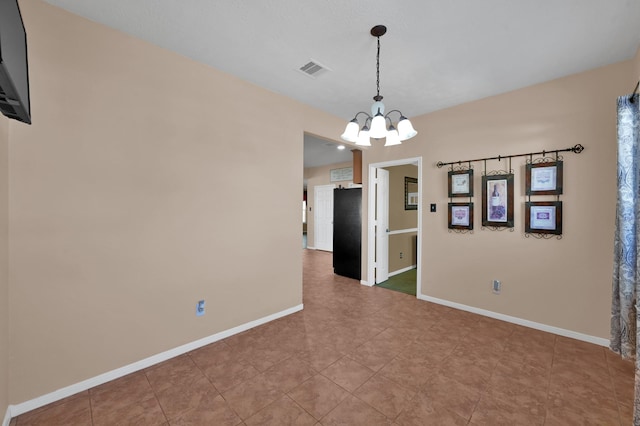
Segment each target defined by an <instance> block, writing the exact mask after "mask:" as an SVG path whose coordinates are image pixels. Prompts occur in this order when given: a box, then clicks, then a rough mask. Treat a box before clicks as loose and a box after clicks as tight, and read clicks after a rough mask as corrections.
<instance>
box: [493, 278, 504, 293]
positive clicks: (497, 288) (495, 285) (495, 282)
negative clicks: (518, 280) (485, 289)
mask: <svg viewBox="0 0 640 426" xmlns="http://www.w3.org/2000/svg"><path fill="white" fill-rule="evenodd" d="M492 289H493V293H494V294H500V290H502V283H501V282H500V281H499V280H493V287H492Z"/></svg>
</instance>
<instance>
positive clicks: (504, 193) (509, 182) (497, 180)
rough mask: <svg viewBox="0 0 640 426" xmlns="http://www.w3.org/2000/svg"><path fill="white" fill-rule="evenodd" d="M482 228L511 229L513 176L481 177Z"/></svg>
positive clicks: (510, 174)
mask: <svg viewBox="0 0 640 426" xmlns="http://www.w3.org/2000/svg"><path fill="white" fill-rule="evenodd" d="M482 226H491V227H506V228H513V174H512V173H509V174H500V175H491V176H487V175H485V176H482Z"/></svg>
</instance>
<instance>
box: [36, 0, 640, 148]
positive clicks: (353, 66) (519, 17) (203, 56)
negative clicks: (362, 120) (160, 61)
mask: <svg viewBox="0 0 640 426" xmlns="http://www.w3.org/2000/svg"><path fill="white" fill-rule="evenodd" d="M46 1H47V2H48V3H51V4H53V5H56V6H60V7H62V8H64V9H67V10H69V11H71V12H73V13H76V14H78V15H81V16H84V17H86V18H88V19H91V20H93V21H96V22H100V23H102V24H105V25H107V26H110V27H112V28H115V29H118V30H121V31H123V32H125V33H128V34H131V35H134V36H136V37H139V38H141V39H144V40H147V41H149V42H151V43H153V44H156V45H159V46H162V47H164V48H167V49H170V50H173V51H176V52H178V53H180V54H182V55H184V56H187V57H189V58H192V59H195V60H197V61H199V62H203V63H206V64H209V65H211V66H213V67H215V68H217V69H220V70H223V71H226V72H228V73H230V74H234V75H236V76H238V77H240V78H242V79H244V80H247V81H249V82H252V83H254V84H256V85H258V86H262V87H264V88H267V89H269V90H272V91H274V92H276V93H281V94H283V95H286V96H288V97H291V98H294V99H297V100H299V101H300V102H303V103H305V104H308V105H311V106H314V107H316V108H319V109H321V110H324V111H327V112H329V113H331V114H334V115H336V116H338V117H341V118H343V119H344V120H345V122H346V121H347V120H349V119H351V118H352V117H353V116H354V115H355V113H356V112H358V111H362V110H367V111H368V110H369V108H370V104H371V103H372V97H373V95H375V93H376V81H375V77H376V75H375V54H376V39H375V38H374V37H372V36H371V35H370V34H369V31H370V29H371V27H373V26H374V25H377V24H383V25H386V26H387V28H388V31H387V34H386V35H385V36H383V37H382V38H381V56H380V93H381V95H383V96H384V101H385V104H386V106H387V110H391V109H400V110H401V111H402V112H403V113H404V115H406V116H408V117H410V118H411V117H413V116H416V115H421V114H425V113H428V112H431V111H435V110H438V109H442V108H446V107H450V106H453V105H457V104H461V103H464V102H468V101H472V100H476V99H480V98H484V97H487V96H491V95H495V94H499V93H504V92H508V91H511V90H514V89H518V88H521V87H525V86H529V85H532V84H536V83H540V82H543V81H548V80H551V79H554V78H558V77H562V76H565V75H569V74H573V73H576V72H580V71H585V70H588V69H592V68H596V67H599V66H603V65H607V64H610V63H614V62H618V61H622V60H626V59H629V58H631V57H633V55H634V54H635V52H636V49H637V48H638V46H639V45H640V31H639V30H638V28H639V24H640V0H484V1H478V0H402V1H393V0H385V1H379V0H348V1H347V0H214V1H212V0H180V1H169V0H164V1H159V0H109V1H106V0H46ZM27 31H28V28H27ZM311 59H313V60H315V61H317V62H319V63H321V64H323V65H325V66H326V67H328V68H330V69H331V71H330V72H327V73H325V74H324V75H322V76H319V77H317V78H315V79H314V78H310V77H308V76H306V75H304V74H302V73H301V72H299V71H298V68H299V67H301V66H303V65H304V64H306V63H307V62H309V61H310V60H311ZM632 89H633V87H629V91H631V90H632ZM418 131H419V129H418ZM336 140H339V135H336Z"/></svg>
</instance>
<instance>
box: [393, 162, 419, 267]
mask: <svg viewBox="0 0 640 426" xmlns="http://www.w3.org/2000/svg"><path fill="white" fill-rule="evenodd" d="M386 169H387V170H388V171H389V230H390V231H398V230H402V229H412V228H417V227H418V211H417V210H405V209H404V178H405V177H413V178H418V167H417V166H414V165H410V164H407V165H404V166H394V167H386ZM415 236H416V233H415V232H411V233H406V234H393V235H390V236H389V272H395V271H399V270H401V269H405V268H408V267H411V266H413V265H415V264H416V261H417V259H416V255H417V253H416V244H415ZM400 256H402V257H400Z"/></svg>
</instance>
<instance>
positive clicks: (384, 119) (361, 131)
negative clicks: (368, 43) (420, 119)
mask: <svg viewBox="0 0 640 426" xmlns="http://www.w3.org/2000/svg"><path fill="white" fill-rule="evenodd" d="M386 32H387V27H385V26H384V25H376V26H375V27H373V28H371V35H372V36H374V37H376V38H377V39H378V53H377V55H376V95H375V96H374V97H373V100H374V101H375V102H374V103H373V105H371V115H369V114H368V113H366V112H364V111H360V112H358V113H357V114H356V116H355V117H354V118H353V120H351V121H350V122H349V124H347V128H346V129H345V130H344V133H343V134H342V135H341V136H340V137H341V138H342V139H344V140H345V141H348V142H355V143H356V145H363V146H371V138H373V139H381V138H385V139H386V142H385V144H384V146H391V145H400V144H401V143H402V141H405V140H407V139H411V138H412V137H414V136H415V135H417V134H418V132H416V131H415V129H414V128H413V126H412V125H411V122H410V121H409V119H408V118H407V117H405V116H404V115H402V113H401V112H400V111H398V110H397V109H394V110H391V111H389V112H388V113H386V114H385V113H384V104H383V103H382V96H380V37H382V36H383V35H384V34H385V33H386ZM392 113H397V114H398V115H399V116H400V118H399V119H398V122H397V126H394V124H393V121H391V118H390V117H389V116H390V115H391V114H392ZM361 114H364V115H365V116H366V117H367V118H366V119H365V121H364V125H363V126H362V128H360V123H359V122H358V116H360V115H361Z"/></svg>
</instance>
